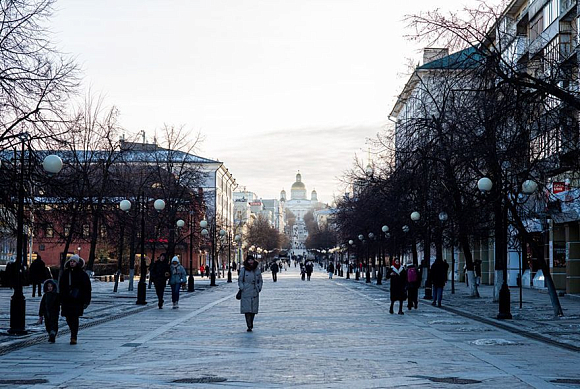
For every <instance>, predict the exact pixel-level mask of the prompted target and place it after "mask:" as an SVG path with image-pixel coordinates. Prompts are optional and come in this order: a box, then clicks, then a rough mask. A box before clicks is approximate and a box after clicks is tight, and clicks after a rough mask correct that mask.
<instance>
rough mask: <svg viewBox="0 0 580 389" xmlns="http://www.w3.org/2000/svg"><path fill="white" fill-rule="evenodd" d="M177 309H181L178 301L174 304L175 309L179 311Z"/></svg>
mask: <svg viewBox="0 0 580 389" xmlns="http://www.w3.org/2000/svg"><path fill="white" fill-rule="evenodd" d="M177 308H179V303H178V302H177V301H175V302H174V303H173V309H177Z"/></svg>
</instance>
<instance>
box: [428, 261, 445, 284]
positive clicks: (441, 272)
mask: <svg viewBox="0 0 580 389" xmlns="http://www.w3.org/2000/svg"><path fill="white" fill-rule="evenodd" d="M448 269H449V264H448V263H447V262H443V261H442V260H440V259H438V260H436V261H435V262H433V265H431V274H430V275H431V283H432V284H433V286H434V287H435V288H443V287H444V286H445V284H446V283H447V270H448Z"/></svg>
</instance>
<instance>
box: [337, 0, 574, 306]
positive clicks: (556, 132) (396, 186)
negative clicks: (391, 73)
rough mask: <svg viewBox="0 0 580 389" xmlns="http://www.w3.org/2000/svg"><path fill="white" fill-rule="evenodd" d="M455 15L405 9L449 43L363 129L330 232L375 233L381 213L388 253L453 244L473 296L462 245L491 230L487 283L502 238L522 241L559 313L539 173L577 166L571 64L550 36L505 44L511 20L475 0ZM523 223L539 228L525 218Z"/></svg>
mask: <svg viewBox="0 0 580 389" xmlns="http://www.w3.org/2000/svg"><path fill="white" fill-rule="evenodd" d="M464 15H466V18H465V19H462V18H461V17H460V14H457V13H454V14H451V15H443V14H441V13H439V12H427V13H422V14H419V15H411V16H409V17H408V21H409V24H410V26H411V27H413V28H414V29H415V32H416V33H415V34H414V35H413V37H414V38H417V39H423V40H427V41H429V40H431V41H429V43H433V42H438V43H441V42H443V43H444V44H446V45H447V47H450V48H451V49H452V50H454V51H455V53H453V54H451V55H446V56H443V57H442V58H439V59H436V60H434V61H432V62H430V63H427V64H423V66H420V67H418V68H416V69H414V71H413V73H412V75H411V76H410V79H409V82H408V84H407V87H408V88H410V91H408V92H409V93H408V95H407V96H405V100H404V101H401V100H400V101H399V102H398V104H401V105H400V106H399V107H402V108H396V109H395V110H394V111H393V112H394V115H393V116H395V118H396V124H395V125H394V127H389V128H387V129H385V131H384V133H382V134H379V137H378V138H377V139H375V140H374V145H375V148H376V152H377V157H376V158H375V161H374V166H369V168H368V169H364V168H363V167H362V166H361V165H359V166H358V167H357V168H355V169H354V170H353V171H352V172H351V173H350V176H349V177H348V180H349V181H351V182H353V183H354V184H355V188H356V190H355V194H354V196H352V197H349V198H344V199H341V200H340V202H339V204H338V208H339V212H338V215H337V219H336V220H337V225H338V226H339V229H340V235H341V239H342V240H343V241H348V239H352V237H356V236H358V235H359V234H361V233H362V234H365V235H366V232H369V231H372V232H375V233H377V232H379V231H380V228H381V225H383V224H386V225H388V226H389V228H390V232H389V234H390V238H389V239H390V243H389V245H390V250H391V255H400V254H401V253H402V252H405V251H407V250H409V249H410V248H413V249H414V248H415V247H416V246H415V244H414V243H415V241H419V242H421V244H420V247H422V249H423V253H424V258H423V261H422V263H423V266H425V267H426V268H428V266H429V263H430V256H431V252H430V251H431V247H432V246H433V247H435V250H436V253H435V254H436V256H441V255H442V246H444V245H447V246H449V245H454V246H457V247H459V248H460V249H461V251H462V252H463V255H464V258H465V262H466V267H467V271H468V277H469V278H470V282H469V284H470V285H471V286H472V295H473V296H477V295H478V292H477V287H476V282H474V279H473V277H474V275H473V270H474V260H473V254H472V253H473V250H474V245H476V244H479V242H485V241H488V242H491V241H493V242H494V247H495V270H496V272H495V278H494V279H495V281H496V285H498V286H499V285H501V283H502V281H503V280H502V277H503V271H504V270H505V269H506V266H507V262H508V259H507V252H508V247H510V248H513V249H517V250H520V251H523V252H524V253H526V252H527V251H528V249H529V251H530V252H531V253H532V256H533V258H534V259H535V260H537V263H538V266H539V268H540V269H541V270H542V271H543V273H544V275H545V277H546V284H547V287H548V290H549V291H550V297H551V300H552V305H553V307H554V313H555V314H556V315H561V314H562V309H561V306H560V303H559V300H558V295H557V293H556V290H555V287H554V283H553V281H552V278H551V276H550V268H549V264H548V263H547V261H546V257H547V255H546V252H545V250H547V249H546V244H545V243H546V242H545V241H546V239H547V234H546V229H547V226H546V219H548V218H551V217H553V216H554V215H553V213H551V212H552V210H551V209H552V208H551V207H550V205H551V203H553V202H554V201H556V199H555V198H554V197H553V195H552V194H551V193H550V189H551V188H550V182H551V181H552V180H562V177H568V178H572V179H575V178H576V179H577V177H578V173H579V172H580V162H579V158H578V156H579V153H578V152H579V143H578V120H577V110H578V108H580V99H579V96H578V94H577V92H576V90H577V89H574V88H573V87H571V85H572V84H573V83H574V82H577V80H576V79H575V77H574V76H573V74H574V71H576V72H577V69H578V67H577V64H576V63H575V59H573V60H572V61H569V60H565V59H563V58H562V57H561V56H558V55H556V56H554V55H553V53H552V52H550V51H549V50H550V45H547V46H546V48H544V50H540V51H537V52H534V53H531V52H530V53H528V54H526V55H525V56H523V55H522V56H519V57H516V56H513V55H512V56H510V55H508V54H509V53H507V52H509V48H510V45H512V44H513V42H514V41H515V40H516V39H518V37H521V31H520V30H518V29H517V28H510V27H509V20H507V21H506V20H505V18H506V17H507V16H506V15H505V14H504V13H502V12H501V10H498V9H494V8H493V7H490V6H487V5H486V4H485V3H484V2H480V3H479V5H478V8H477V9H471V10H466V12H464ZM505 23H508V27H506V28H500V27H501V26H504V25H505ZM518 34H519V35H518ZM538 69H542V71H541V72H540V71H538ZM482 177H487V178H489V179H490V180H491V182H492V184H493V186H492V188H491V191H487V192H481V191H480V190H479V189H478V186H477V182H478V180H479V179H481V178H482ZM522 185H524V188H522ZM535 185H537V189H536V190H535V191H534V192H533V193H530V191H529V190H528V189H529V188H530V186H531V187H533V186H535ZM534 189H535V188H534ZM414 211H417V212H419V214H420V219H419V220H417V221H415V222H413V221H411V220H410V217H409V215H410V214H411V213H412V212H414ZM442 212H444V213H445V215H447V219H445V218H444V217H441V218H440V217H439V215H440V214H441V213H442ZM441 219H443V220H444V221H443V222H442V220H441ZM535 223H536V224H540V225H541V228H540V229H539V230H538V229H534V228H531V227H530V226H532V225H534V224H535ZM404 225H406V226H408V227H409V232H408V233H405V232H403V229H402V227H403V226H404ZM452 231H453V234H452V233H451V232H452ZM538 236H539V237H540V239H538ZM524 255H525V254H524ZM415 261H416V260H415Z"/></svg>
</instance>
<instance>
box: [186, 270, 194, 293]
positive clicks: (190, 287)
mask: <svg viewBox="0 0 580 389" xmlns="http://www.w3.org/2000/svg"><path fill="white" fill-rule="evenodd" d="M187 291H188V292H193V291H195V286H194V281H193V275H191V274H190V275H189V278H188V279H187Z"/></svg>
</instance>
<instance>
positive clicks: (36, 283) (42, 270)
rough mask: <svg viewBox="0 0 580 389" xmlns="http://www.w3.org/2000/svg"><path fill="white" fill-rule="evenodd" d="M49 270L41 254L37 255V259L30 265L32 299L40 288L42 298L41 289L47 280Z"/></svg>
mask: <svg viewBox="0 0 580 389" xmlns="http://www.w3.org/2000/svg"><path fill="white" fill-rule="evenodd" d="M47 278H48V277H47V269H46V264H45V263H44V261H43V260H42V258H41V257H40V254H36V259H35V260H34V261H32V263H31V264H30V282H31V283H32V297H34V294H35V292H36V289H37V288H38V297H40V296H42V293H41V291H40V290H41V288H42V283H43V282H44V280H46V279H47Z"/></svg>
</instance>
